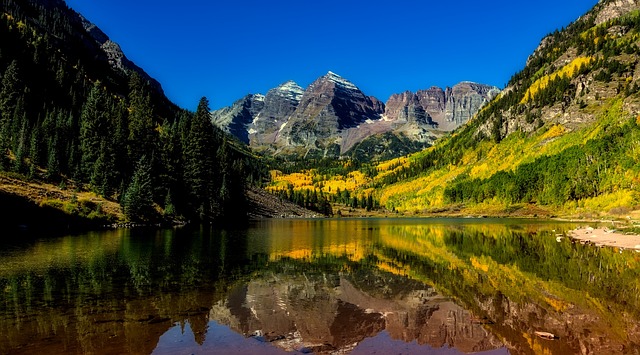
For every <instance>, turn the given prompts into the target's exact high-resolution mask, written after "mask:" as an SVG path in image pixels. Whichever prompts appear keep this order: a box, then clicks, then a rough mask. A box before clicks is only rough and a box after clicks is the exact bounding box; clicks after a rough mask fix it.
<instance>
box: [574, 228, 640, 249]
mask: <svg viewBox="0 0 640 355" xmlns="http://www.w3.org/2000/svg"><path fill="white" fill-rule="evenodd" d="M567 237H568V238H571V239H574V240H578V241H580V243H582V244H592V245H595V246H599V247H603V246H606V247H617V248H622V249H633V250H636V251H640V235H637V234H625V233H624V232H621V231H618V230H615V229H608V228H606V227H605V228H593V227H585V228H578V229H573V230H570V231H569V232H567Z"/></svg>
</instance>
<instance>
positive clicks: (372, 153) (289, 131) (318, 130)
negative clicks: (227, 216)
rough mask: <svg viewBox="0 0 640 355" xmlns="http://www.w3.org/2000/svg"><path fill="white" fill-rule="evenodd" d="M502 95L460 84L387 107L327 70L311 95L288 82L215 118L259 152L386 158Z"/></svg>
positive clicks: (407, 96) (422, 143)
mask: <svg viewBox="0 0 640 355" xmlns="http://www.w3.org/2000/svg"><path fill="white" fill-rule="evenodd" d="M499 92H500V90H499V89H498V88H496V87H493V86H488V85H483V84H476V83H471V82H462V83H460V84H457V85H455V86H454V87H453V88H446V89H444V90H443V89H441V88H438V87H431V88H430V89H427V90H420V91H418V92H416V93H413V92H410V91H406V92H403V93H401V94H394V95H392V96H391V97H390V98H389V99H388V100H387V102H386V104H385V103H382V102H381V101H380V100H378V99H377V98H375V97H372V96H367V95H366V94H364V93H363V92H362V91H361V90H360V89H359V88H358V87H357V86H356V85H355V84H353V83H352V82H350V81H349V80H347V79H345V78H343V77H341V76H339V75H338V74H335V73H333V72H331V71H329V72H328V73H327V74H326V75H324V76H322V77H320V78H318V79H317V80H315V81H314V82H313V83H311V84H310V85H309V86H308V87H307V88H306V89H303V88H302V87H301V86H300V85H298V84H297V83H295V82H293V81H287V82H285V83H283V84H281V85H280V86H278V87H276V88H273V89H271V90H269V91H268V92H267V93H266V95H262V94H250V95H247V96H245V97H243V98H242V99H240V100H238V101H236V102H234V103H233V105H232V106H230V107H225V108H222V109H219V110H216V111H213V112H212V114H211V117H212V122H213V123H214V124H215V125H217V126H219V127H220V128H222V129H223V130H225V131H226V132H228V133H230V134H233V135H234V136H236V137H238V138H239V139H240V140H242V141H243V142H245V143H247V144H249V146H250V147H251V148H252V149H254V150H256V151H259V152H263V153H266V154H271V155H281V156H297V157H307V158H321V157H338V156H345V155H346V156H352V157H356V158H359V159H363V160H368V159H385V158H391V157H395V156H399V155H404V154H407V153H411V152H413V151H417V150H420V149H422V148H424V147H426V146H429V145H431V144H432V142H433V141H435V139H437V138H438V137H439V136H442V134H443V133H444V132H449V131H452V130H454V129H455V128H457V127H459V126H460V125H462V124H464V123H465V122H467V121H468V120H469V119H470V118H471V117H473V115H474V114H475V113H476V112H477V111H478V110H479V109H480V108H481V107H482V106H483V105H484V104H486V103H487V102H489V101H490V100H491V99H493V98H494V97H495V96H496V95H497V94H498V93H499Z"/></svg>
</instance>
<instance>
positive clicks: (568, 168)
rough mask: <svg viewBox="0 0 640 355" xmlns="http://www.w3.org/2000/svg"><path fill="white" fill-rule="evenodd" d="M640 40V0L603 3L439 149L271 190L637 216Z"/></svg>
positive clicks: (408, 208)
mask: <svg viewBox="0 0 640 355" xmlns="http://www.w3.org/2000/svg"><path fill="white" fill-rule="evenodd" d="M639 44H640V5H638V4H636V2H635V1H626V0H624V1H622V0H617V1H601V2H600V3H599V4H597V5H596V6H595V7H594V9H592V10H591V11H590V12H589V13H587V14H585V15H584V16H582V17H581V18H580V19H578V20H577V21H576V22H575V23H572V24H570V25H569V26H567V28H565V29H562V30H560V31H555V32H553V33H552V34H550V35H549V36H547V37H545V38H544V39H543V40H542V42H541V44H540V46H539V47H538V49H537V50H536V51H535V52H534V53H533V54H532V55H531V56H530V57H529V58H528V61H527V64H526V66H525V68H524V69H523V70H522V71H521V72H519V73H517V74H515V75H514V76H513V77H512V79H511V80H510V82H509V84H508V86H507V87H506V88H505V89H504V90H503V92H502V94H501V95H499V96H498V97H497V98H496V99H494V100H493V101H492V102H491V103H489V104H488V105H487V106H485V107H484V108H483V109H482V110H481V111H480V112H479V113H478V114H477V115H476V117H474V119H472V120H471V121H470V122H469V123H467V124H466V125H465V126H463V127H462V128H460V129H459V130H457V131H456V132H454V133H453V134H451V135H450V136H448V137H445V138H443V139H441V140H440V141H438V142H437V143H436V144H435V145H434V146H433V147H431V148H429V149H427V150H425V151H423V152H420V153H417V154H413V155H410V156H408V157H405V158H400V159H396V160H393V161H388V162H383V163H380V164H373V165H370V166H357V167H354V168H353V169H348V170H347V171H342V172H338V173H337V174H329V175H327V174H325V173H323V172H322V171H321V170H319V169H309V170H305V171H304V172H303V173H302V174H301V175H298V176H297V177H296V176H295V175H287V174H281V175H278V176H279V177H278V178H277V179H276V180H275V182H274V183H273V184H272V186H271V187H270V188H271V189H273V190H280V191H284V190H286V189H289V190H296V189H301V190H302V189H310V190H312V191H314V190H317V191H318V192H322V193H323V194H326V195H327V196H330V197H329V198H331V196H334V197H333V198H337V196H338V195H337V193H338V191H337V189H338V188H339V189H340V191H339V192H340V193H342V194H343V195H344V189H347V190H348V191H349V195H350V196H351V200H353V196H357V197H358V199H359V200H360V201H361V200H362V197H366V196H372V199H373V200H374V201H377V202H378V203H379V204H380V205H381V206H383V207H386V208H387V209H389V210H395V211H402V212H411V213H433V212H447V213H460V214H467V213H469V214H510V213H513V212H517V211H519V210H522V211H526V213H525V214H531V215H534V214H538V215H539V214H542V215H556V214H563V215H581V216H598V215H603V214H604V215H613V216H620V217H626V216H629V215H633V214H634V211H635V210H637V209H638V206H639V205H640V195H639V194H638V193H639V192H640V186H639V185H638V182H640V155H639V154H638V151H639V150H638V149H640V126H639V123H640V116H638V113H639V112H640V96H639V94H638V89H639V87H640V67H638V65H637V64H638V62H639V60H640V49H639ZM303 177H304V178H303ZM296 181H297V183H296ZM374 205H375V203H374Z"/></svg>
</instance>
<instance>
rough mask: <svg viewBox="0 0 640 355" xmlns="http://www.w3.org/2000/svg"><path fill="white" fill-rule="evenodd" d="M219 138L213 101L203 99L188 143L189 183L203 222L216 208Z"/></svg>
mask: <svg viewBox="0 0 640 355" xmlns="http://www.w3.org/2000/svg"><path fill="white" fill-rule="evenodd" d="M215 141H216V139H215V135H214V131H213V125H212V124H211V121H210V120H209V101H208V100H207V98H205V97H203V98H201V99H200V102H199V104H198V109H197V110H196V113H195V115H194V116H193V118H192V121H191V123H190V125H189V133H188V135H187V139H186V141H184V157H185V159H184V164H185V168H184V170H185V176H184V179H185V183H186V187H187V189H188V191H189V192H190V194H191V198H192V202H191V204H192V206H193V208H194V209H195V210H197V212H198V214H199V215H200V217H201V218H203V219H204V218H210V217H212V212H213V209H214V208H215V200H214V199H213V197H214V193H215V189H214V186H215V185H214V180H215V179H214V172H215V171H214V159H213V154H212V152H213V151H214V149H215V146H216V144H215Z"/></svg>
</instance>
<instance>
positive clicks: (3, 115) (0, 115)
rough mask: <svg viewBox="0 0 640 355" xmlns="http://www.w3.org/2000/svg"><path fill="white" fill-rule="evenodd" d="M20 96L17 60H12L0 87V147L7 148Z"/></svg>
mask: <svg viewBox="0 0 640 355" xmlns="http://www.w3.org/2000/svg"><path fill="white" fill-rule="evenodd" d="M20 98H21V81H20V79H19V75H18V62H17V61H16V60H13V61H12V62H11V64H9V66H8V67H7V69H6V70H5V72H4V74H3V75H2V87H0V147H5V148H8V146H9V143H8V140H9V139H10V136H11V133H12V123H13V122H12V121H13V119H14V115H15V113H16V112H15V109H16V106H17V104H18V100H19V99H20Z"/></svg>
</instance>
